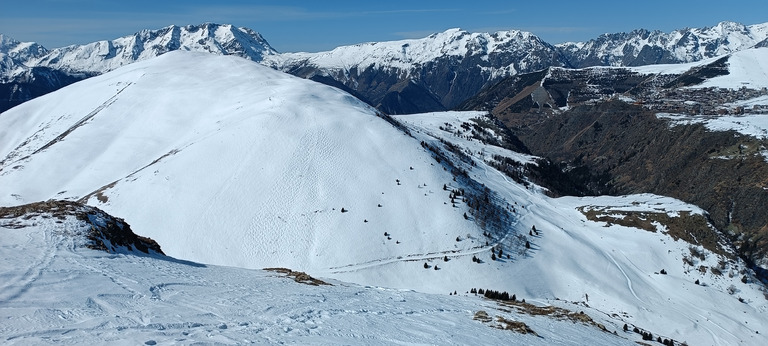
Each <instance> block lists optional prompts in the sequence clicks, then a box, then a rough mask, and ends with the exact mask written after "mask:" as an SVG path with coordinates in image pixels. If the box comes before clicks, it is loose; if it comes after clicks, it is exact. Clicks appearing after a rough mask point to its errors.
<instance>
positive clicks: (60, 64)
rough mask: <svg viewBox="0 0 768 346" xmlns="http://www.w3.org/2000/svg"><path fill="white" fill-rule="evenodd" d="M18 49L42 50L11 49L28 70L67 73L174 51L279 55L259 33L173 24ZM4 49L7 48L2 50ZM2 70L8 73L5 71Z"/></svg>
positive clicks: (108, 68) (111, 67) (250, 56)
mask: <svg viewBox="0 0 768 346" xmlns="http://www.w3.org/2000/svg"><path fill="white" fill-rule="evenodd" d="M18 46H28V47H30V48H32V47H39V48H40V49H38V50H33V51H32V52H25V53H22V52H21V51H19V49H18V48H14V50H12V52H13V51H15V52H18V54H16V55H15V57H16V59H17V60H18V61H19V62H20V63H22V64H24V66H26V67H35V66H44V67H50V68H55V69H61V70H64V71H68V72H89V73H105V72H108V71H112V70H114V69H116V68H118V67H121V66H125V65H128V64H131V63H133V62H136V61H142V60H146V59H149V58H153V57H156V56H159V55H161V54H164V53H167V52H169V51H174V50H187V51H197V52H207V53H212V54H219V55H237V56H240V57H243V58H246V59H250V60H254V61H260V60H261V59H263V57H264V56H268V55H273V54H277V52H276V51H275V50H274V49H272V47H270V46H269V44H268V43H267V41H266V40H265V39H264V38H263V37H262V36H261V35H260V34H259V33H257V32H255V31H253V30H251V29H248V28H237V27H234V26H232V25H227V24H225V25H219V24H212V23H206V24H201V25H187V26H182V27H180V26H176V25H171V26H168V27H165V28H162V29H158V30H142V31H140V32H138V33H136V34H133V35H130V36H124V37H120V38H117V39H114V40H111V41H98V42H93V43H89V44H86V45H73V46H68V47H63V48H56V49H53V50H51V51H45V50H44V49H43V48H42V47H40V46H39V45H36V44H17V45H16V47H18ZM3 50H4V48H3V49H0V51H3ZM27 51H29V49H27ZM31 53H35V54H31ZM41 53H42V54H41ZM0 71H3V72H4V74H5V75H7V74H8V72H7V71H5V69H3V70H0Z"/></svg>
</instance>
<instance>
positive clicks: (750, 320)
mask: <svg viewBox="0 0 768 346" xmlns="http://www.w3.org/2000/svg"><path fill="white" fill-rule="evenodd" d="M476 117H478V114H477V112H466V113H457V112H450V113H428V114H417V115H404V116H398V117H397V119H399V120H401V121H404V122H406V123H407V124H408V126H409V127H410V128H411V129H412V131H413V132H414V133H416V134H417V137H419V138H420V139H422V140H424V141H430V140H434V138H436V137H440V138H444V139H449V138H451V136H446V132H444V131H441V130H438V129H436V128H435V127H433V126H434V124H445V123H452V124H453V127H454V128H458V127H460V124H461V123H462V122H466V121H470V119H472V118H476ZM440 118H442V119H440ZM430 124H432V125H430ZM462 141H463V139H459V140H457V141H455V142H454V143H457V144H458V145H460V147H461V148H464V149H469V150H466V151H467V152H472V153H482V150H479V147H478V146H482V144H481V143H477V142H469V143H462ZM511 158H513V159H516V160H519V159H517V158H515V157H514V156H512V157H511ZM474 159H475V161H476V162H477V163H478V165H477V168H476V169H474V170H472V172H471V173H470V176H472V177H473V178H475V179H477V180H478V181H479V182H481V183H483V184H485V185H486V186H487V187H489V188H490V189H491V190H494V191H497V192H498V193H499V194H500V195H501V196H502V197H503V198H504V199H506V200H507V201H508V202H509V203H511V204H513V205H514V206H515V207H516V209H517V214H516V215H517V216H518V219H517V221H516V223H515V224H514V225H513V226H512V227H513V228H514V231H512V232H513V233H512V234H510V235H509V237H508V238H507V239H505V240H503V241H501V242H500V244H501V245H502V247H503V248H504V249H505V250H506V249H514V248H515V247H514V245H515V242H516V241H519V240H517V239H518V237H519V236H520V235H522V236H523V237H524V239H526V240H528V241H529V242H530V244H531V249H529V250H523V252H522V254H521V253H520V252H512V254H513V259H512V260H511V261H510V260H506V259H505V260H503V261H492V260H491V259H490V258H489V257H490V252H488V251H485V252H483V253H481V258H482V259H483V260H484V261H485V263H483V264H480V265H477V264H472V263H471V262H469V261H467V260H466V259H465V258H462V259H460V262H458V263H454V262H453V261H451V262H447V263H445V264H442V266H443V269H444V270H445V271H450V272H452V273H453V272H458V273H457V274H456V276H455V277H452V278H450V279H445V280H446V281H447V282H448V283H449V284H447V286H448V287H458V288H459V290H461V289H464V287H468V286H472V283H467V282H466V278H468V277H469V278H472V280H482V281H483V282H484V283H485V284H486V285H489V286H491V287H503V288H504V289H505V290H509V291H510V292H518V297H521V296H522V297H526V299H528V300H534V299H536V300H537V301H538V300H542V301H547V302H550V303H552V300H553V299H558V300H563V301H571V302H578V303H579V304H586V305H589V306H591V307H592V308H595V309H597V310H599V311H602V312H604V313H606V314H608V315H611V316H615V317H617V318H619V319H621V320H624V321H629V322H631V323H633V324H635V325H638V326H640V327H641V328H647V329H649V330H652V331H656V332H657V333H662V335H666V336H669V337H672V338H674V339H675V340H678V341H683V340H685V341H687V342H689V343H690V344H707V345H732V344H744V345H757V344H763V343H765V342H766V341H768V340H766V339H765V337H764V336H763V335H765V331H763V330H762V328H763V326H765V325H766V318H765V313H766V311H768V303H767V302H766V299H765V298H764V296H763V292H764V290H765V289H764V288H763V286H762V285H760V284H755V283H750V284H744V283H742V282H740V281H739V278H740V276H741V275H742V274H739V273H741V272H743V270H744V268H745V265H744V263H742V262H740V261H738V260H735V261H734V260H727V259H725V258H723V257H721V256H718V255H716V254H713V253H711V252H708V251H706V250H702V251H704V252H705V253H707V256H706V259H704V260H701V261H699V260H696V259H694V260H693V261H694V262H695V263H694V266H691V265H687V264H685V263H684V262H683V259H684V258H690V257H691V250H690V248H691V247H692V245H690V244H688V243H686V242H684V241H681V240H674V239H673V238H672V237H671V236H670V235H669V234H665V233H664V229H665V228H664V227H663V226H660V225H658V229H659V230H660V231H658V232H656V233H651V232H648V231H645V230H641V229H637V228H630V227H624V226H620V225H618V224H606V223H604V222H596V221H591V220H589V219H587V217H586V216H585V214H583V213H582V212H580V211H579V209H582V208H585V209H587V210H590V209H596V210H604V213H605V214H608V215H611V214H614V213H616V212H617V211H627V210H634V211H645V212H657V213H664V214H669V215H672V216H679V215H680V214H681V213H682V212H688V213H692V214H701V213H703V211H702V210H701V209H700V208H698V207H695V206H692V205H688V204H685V203H683V202H680V201H678V200H675V199H672V198H668V197H661V196H654V195H632V196H622V197H609V196H603V197H584V198H575V197H564V198H558V199H552V198H549V197H547V196H545V195H544V194H543V193H542V191H540V189H539V188H537V187H535V186H534V187H532V188H526V187H524V186H522V185H520V184H516V183H514V182H513V181H512V179H509V178H507V177H505V176H504V175H503V174H502V173H500V172H498V171H496V170H495V169H493V168H492V167H490V166H488V165H487V164H484V163H483V162H485V161H486V160H488V159H489V158H488V157H487V155H482V154H475V155H474ZM534 226H535V227H536V229H537V230H538V231H539V233H540V234H538V235H533V236H531V235H529V234H528V231H529V230H530V229H531V228H532V227H534ZM694 248H697V247H695V246H694ZM699 249H700V248H699ZM700 250H701V249H700ZM518 251H519V250H518ZM720 260H725V262H726V263H728V264H727V265H726V267H727V269H724V272H726V274H725V275H714V274H711V273H701V272H699V271H698V270H696V268H698V266H701V265H704V266H706V267H708V268H709V267H718V266H719V261H720ZM463 264H465V265H466V266H464V265H463ZM457 267H460V268H457ZM661 269H665V271H666V272H667V273H668V274H667V275H660V274H659V272H660V271H661ZM407 270H408V267H407V266H406V265H401V266H399V267H392V268H389V269H388V270H382V271H383V272H389V271H396V272H404V271H407ZM413 270H414V274H413V275H418V274H417V273H416V272H415V271H416V269H413ZM354 275H365V274H364V273H355V274H354ZM354 275H349V276H340V278H342V279H347V280H353V279H354ZM731 275H732V277H730V276H731ZM479 278H482V279H479ZM365 279H366V280H370V281H373V282H374V283H377V284H381V285H385V286H389V285H391V284H396V282H388V281H384V280H386V279H383V278H378V279H377V278H375V277H372V276H366V277H365ZM696 280H700V281H701V282H704V283H705V284H706V285H707V286H701V285H696V284H695V283H694V282H695V281H696ZM751 280H754V279H751ZM730 285H734V288H735V290H734V291H733V292H735V293H734V294H733V295H732V294H730V293H729V292H728V288H729V287H730ZM521 292H522V293H521ZM587 295H588V297H587ZM739 295H744V297H742V299H744V300H745V301H747V303H746V304H745V303H741V302H740V301H739V300H738V299H737V298H738V296H739ZM746 296H748V297H749V298H745V297H746ZM758 332H759V334H757V333H758Z"/></svg>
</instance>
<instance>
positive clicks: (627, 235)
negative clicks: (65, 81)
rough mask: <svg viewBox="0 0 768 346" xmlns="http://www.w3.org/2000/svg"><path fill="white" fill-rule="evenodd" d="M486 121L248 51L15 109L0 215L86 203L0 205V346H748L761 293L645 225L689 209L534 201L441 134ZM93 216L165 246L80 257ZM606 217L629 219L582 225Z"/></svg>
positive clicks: (74, 89)
mask: <svg viewBox="0 0 768 346" xmlns="http://www.w3.org/2000/svg"><path fill="white" fill-rule="evenodd" d="M485 117H486V113H483V112H438V113H425V114H413V115H402V116H397V117H394V118H392V117H390V116H387V115H383V114H381V113H380V112H378V111H377V110H375V109H373V108H372V107H370V106H368V105H366V104H365V103H363V102H361V101H359V100H358V99H356V98H354V97H352V96H351V95H349V94H347V93H345V92H342V91H340V90H338V89H335V88H332V87H329V86H325V85H322V84H319V83H315V82H312V81H309V80H304V79H300V78H296V77H293V76H290V75H288V74H285V73H283V72H279V71H276V70H273V69H270V68H268V67H265V66H262V65H260V64H258V63H255V62H253V61H249V60H246V59H243V58H240V57H234V56H219V55H213V54H206V53H194V52H184V51H175V52H169V53H166V54H163V55H161V56H159V57H156V58H152V59H147V60H144V61H140V62H136V63H132V64H129V65H126V66H123V67H120V68H117V69H115V70H114V71H112V72H108V73H105V74H102V75H100V76H96V77H93V78H89V79H87V80H84V81H81V82H78V83H75V84H72V85H70V86H67V87H65V88H62V89H60V90H58V91H55V92H53V93H50V94H47V95H44V96H42V97H39V98H36V99H34V100H31V101H29V102H25V103H23V104H21V105H20V106H17V107H15V108H13V109H11V110H9V111H7V112H4V113H2V115H0V158H2V160H1V161H0V205H3V206H9V207H10V206H18V205H24V204H29V203H35V202H39V201H46V200H64V201H71V202H72V203H76V202H79V203H83V204H87V205H89V206H92V207H82V208H86V209H84V211H81V212H80V214H81V215H86V216H88V217H85V218H83V217H80V218H78V217H75V216H73V215H69V214H67V213H61V212H60V210H58V209H50V210H40V211H30V212H26V213H23V214H13V213H10V214H9V213H2V214H0V232H2V233H3V234H2V239H3V240H2V242H0V258H2V261H0V275H1V276H2V279H0V319H2V323H0V338H1V340H3V342H4V343H9V344H30V343H33V344H34V343H56V344H59V343H69V344H103V343H110V344H147V345H154V344H197V343H221V344H242V343H250V342H261V343H295V344H533V345H570V344H599V345H620V344H636V342H643V336H642V335H641V333H651V334H653V341H644V342H647V343H656V340H657V338H658V340H674V343H675V344H681V343H684V342H685V343H688V344H690V345H738V344H742V345H764V344H768V338H766V335H768V330H765V326H766V318H765V316H766V312H767V311H766V310H768V301H767V300H766V298H765V292H764V286H762V285H761V284H759V283H758V282H757V280H756V278H755V277H753V276H752V275H751V274H750V273H751V271H750V270H749V269H748V268H747V267H746V265H745V264H744V263H743V262H742V261H741V260H740V259H738V258H737V257H735V256H732V255H729V254H732V249H730V248H729V244H728V243H727V242H723V243H721V244H719V247H720V248H721V249H723V251H721V252H719V253H716V252H712V251H710V250H707V249H704V248H702V247H700V246H694V245H691V244H689V243H686V242H684V241H683V240H681V239H678V238H677V237H675V235H674V232H673V231H672V229H671V227H672V226H670V224H666V223H664V222H662V221H658V220H661V219H662V218H658V219H653V218H654V215H655V216H658V215H664V216H666V217H668V218H671V219H681V220H683V218H692V219H696V218H697V217H702V215H703V213H704V211H702V210H701V209H700V208H698V207H696V206H693V205H689V204H685V203H683V202H680V201H678V200H675V199H672V198H668V197H662V196H655V195H650V194H642V195H630V196H620V197H584V198H577V197H561V198H551V197H548V196H547V194H546V191H545V190H544V189H543V188H541V187H538V186H536V185H533V184H528V183H525V184H523V183H518V182H515V181H514V180H512V179H510V178H508V177H507V176H505V175H504V174H503V173H501V172H500V171H498V170H496V169H495V168H493V160H494V158H495V157H505V158H507V159H509V160H511V161H513V162H517V163H520V164H534V163H535V160H536V158H535V157H532V156H529V155H523V154H519V153H515V152H512V151H509V150H507V149H502V148H500V147H496V146H492V145H489V144H484V143H482V142H480V141H478V140H474V139H469V138H470V137H468V136H466V135H464V136H462V135H460V133H461V130H459V129H464V128H467V127H472V125H471V124H480V123H483V122H484V121H486V120H487V119H486V118H485ZM446 128H448V129H452V130H451V131H447V130H446ZM483 131H485V132H486V133H485V135H487V136H490V137H493V136H500V135H501V134H499V133H495V132H494V131H493V130H491V129H485V130H483ZM93 207H97V208H99V209H100V210H103V211H104V212H105V213H109V215H113V216H115V217H120V218H124V221H114V222H113V223H116V224H121V225H122V223H123V222H124V223H127V224H130V227H131V229H132V230H133V231H134V232H136V233H137V234H139V235H141V236H145V237H150V238H152V239H154V240H155V241H157V243H158V244H159V245H160V246H161V247H162V250H163V252H164V253H165V255H163V254H160V253H158V252H153V251H149V253H144V252H141V251H139V250H138V249H137V248H136V247H135V246H124V247H119V246H117V247H116V246H114V244H112V245H109V244H110V243H109V242H107V245H105V246H104V247H105V248H106V250H108V252H104V251H98V250H93V249H91V248H90V247H88V246H86V244H88V241H89V240H88V239H89V238H88V236H86V235H85V234H87V233H88V230H91V231H94V230H99V229H100V227H102V226H103V224H104V223H105V221H103V220H104V219H103V217H93V216H91V215H101V214H100V213H101V212H100V211H99V210H96V209H95V208H93ZM90 208H93V209H90ZM0 210H5V208H0ZM627 213H635V214H637V215H644V216H643V217H646V218H648V219H649V220H653V221H652V222H650V223H649V224H650V225H651V226H652V227H651V228H650V229H641V228H637V227H628V226H622V225H621V222H611V221H605V220H615V219H616V218H620V216H621V215H626V214H627ZM120 228H122V227H120ZM264 268H288V269H273V270H263V269H264ZM701 268H704V269H703V270H702V269H701ZM708 268H710V270H708ZM289 270H292V271H289ZM304 273H306V274H304ZM290 275H294V276H295V279H296V280H294V279H293V278H289V277H286V276H290ZM306 275H309V276H311V277H313V278H315V279H312V280H308V281H306V280H305V281H302V280H299V277H305V278H306ZM306 283H310V285H307V284H306ZM312 283H314V285H312ZM473 289H490V290H498V291H506V292H509V294H510V295H512V294H514V295H515V296H516V299H517V300H516V301H511V300H510V301H500V300H495V299H486V298H483V297H482V296H478V295H476V294H474V293H470V292H473ZM454 292H455V293H456V294H455V295H454V294H453V293H454ZM523 299H524V302H523ZM624 325H627V326H628V329H627V330H626V331H625V330H624V329H623V327H624ZM635 328H637V329H638V330H639V331H640V333H638V332H635V331H633V329H635ZM659 344H661V343H659Z"/></svg>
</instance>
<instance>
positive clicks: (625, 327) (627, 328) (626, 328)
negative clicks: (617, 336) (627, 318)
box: [624, 323, 629, 332]
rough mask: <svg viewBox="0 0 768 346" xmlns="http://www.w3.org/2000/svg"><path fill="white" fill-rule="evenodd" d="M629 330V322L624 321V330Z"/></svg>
mask: <svg viewBox="0 0 768 346" xmlns="http://www.w3.org/2000/svg"><path fill="white" fill-rule="evenodd" d="M627 330H629V326H627V324H626V323H624V331H625V332H626V331H627Z"/></svg>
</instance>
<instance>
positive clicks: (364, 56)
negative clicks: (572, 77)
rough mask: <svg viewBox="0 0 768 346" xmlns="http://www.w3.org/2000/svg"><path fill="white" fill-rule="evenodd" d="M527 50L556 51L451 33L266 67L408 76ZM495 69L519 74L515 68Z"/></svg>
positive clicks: (511, 37)
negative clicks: (451, 62)
mask: <svg viewBox="0 0 768 346" xmlns="http://www.w3.org/2000/svg"><path fill="white" fill-rule="evenodd" d="M525 50H527V51H534V50H552V47H551V46H550V45H549V44H547V43H545V42H543V41H542V40H541V39H539V38H538V37H537V36H535V35H533V34H531V33H529V32H525V31H519V30H509V31H498V32H495V33H470V32H467V31H464V30H461V29H450V30H446V31H444V32H440V33H435V34H432V35H430V36H428V37H425V38H422V39H410V40H400V41H388V42H369V43H362V44H357V45H352V46H342V47H338V48H335V49H333V50H331V51H328V52H320V53H285V54H281V55H279V56H270V57H267V58H266V59H265V62H264V63H265V64H267V65H269V66H273V67H275V68H278V69H281V70H289V69H291V68H295V66H297V65H311V66H315V67H319V68H323V69H330V70H348V69H350V68H357V69H358V70H360V71H362V70H365V69H367V68H375V69H381V68H383V69H398V70H401V71H402V73H404V74H405V75H408V74H409V73H410V72H411V71H412V70H413V69H415V68H418V67H419V66H420V65H422V64H426V63H429V62H434V61H437V60H439V59H446V58H454V59H462V58H470V57H473V56H479V57H480V58H481V59H482V61H484V62H485V64H487V65H489V66H492V65H493V63H492V62H489V57H490V56H492V55H496V54H503V53H506V52H510V51H525ZM527 63H528V62H526V61H525V60H523V61H520V62H519V64H520V65H521V66H523V68H525V66H526V64H527ZM494 67H495V68H502V69H511V70H510V71H509V72H511V73H515V72H516V71H515V70H514V67H513V66H511V65H510V66H494Z"/></svg>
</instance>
